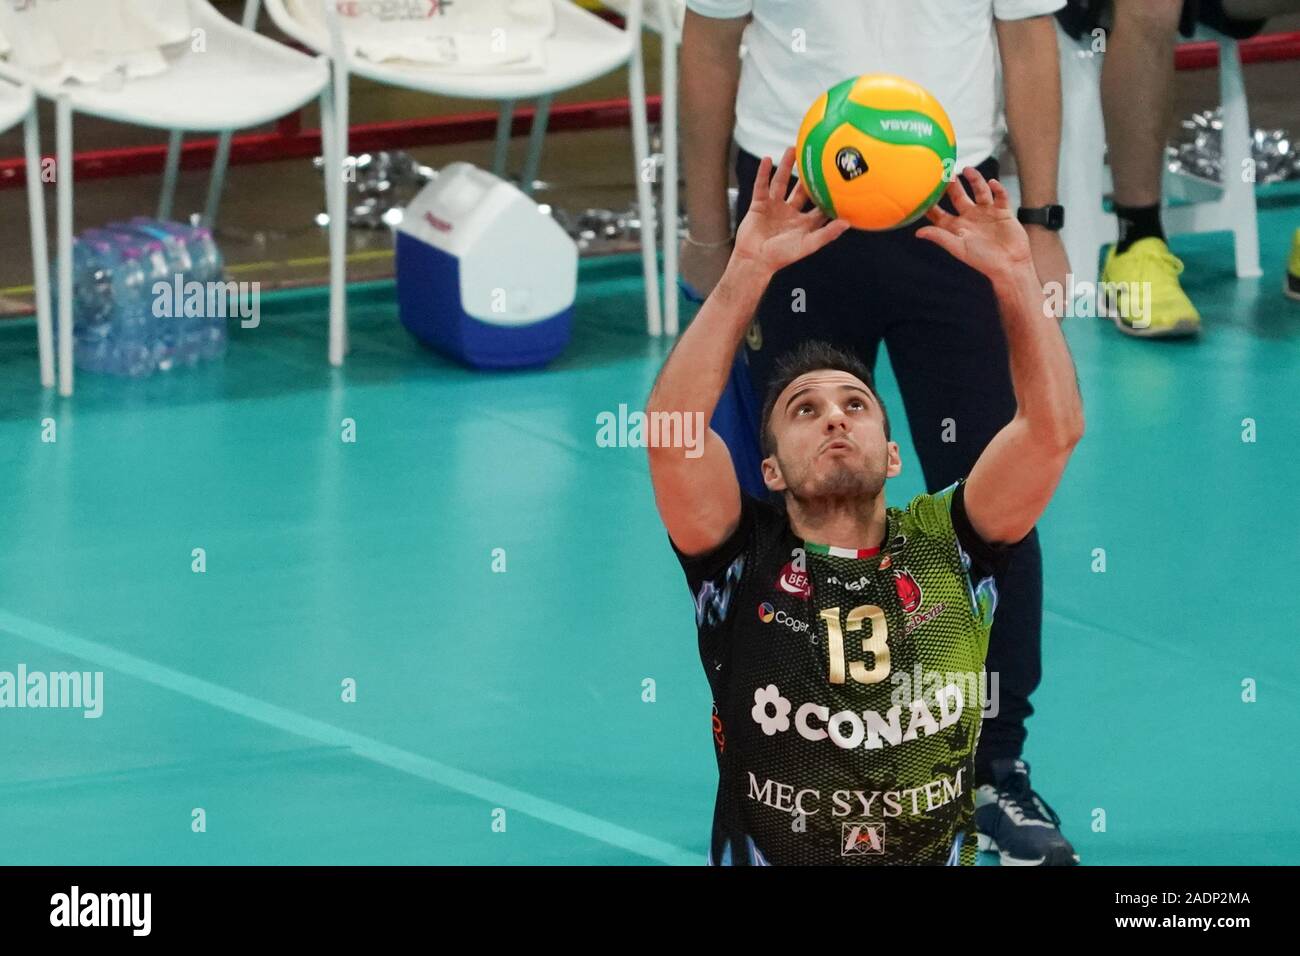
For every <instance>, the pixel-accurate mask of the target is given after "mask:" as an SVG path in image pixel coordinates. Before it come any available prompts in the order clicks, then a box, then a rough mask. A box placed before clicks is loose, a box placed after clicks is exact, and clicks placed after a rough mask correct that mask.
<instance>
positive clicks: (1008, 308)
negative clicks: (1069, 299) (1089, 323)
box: [992, 267, 1083, 449]
mask: <svg viewBox="0 0 1300 956" xmlns="http://www.w3.org/2000/svg"><path fill="white" fill-rule="evenodd" d="M992 282H993V291H994V293H995V294H996V296H997V300H998V312H999V315H1000V316H1001V319H1002V328H1003V331H1004V332H1005V333H1006V338H1007V350H1008V353H1009V355H1010V361H1011V383H1012V387H1013V388H1014V390H1015V394H1016V420H1017V421H1019V422H1021V423H1022V425H1023V426H1024V427H1025V428H1026V429H1028V431H1029V432H1030V433H1032V434H1033V435H1034V436H1035V438H1036V440H1038V441H1041V442H1044V443H1046V444H1048V445H1051V446H1052V447H1057V448H1062V449H1064V448H1069V447H1073V445H1074V444H1075V443H1076V442H1077V441H1078V439H1079V436H1080V435H1081V434H1082V432H1083V403H1082V400H1081V399H1080V396H1079V382H1078V379H1077V377H1076V376H1075V371H1074V362H1073V360H1072V359H1071V358H1070V349H1069V347H1068V346H1067V345H1066V343H1065V336H1064V335H1062V334H1061V327H1060V324H1059V323H1058V322H1057V321H1056V320H1055V318H1053V317H1052V316H1050V315H1049V314H1047V313H1046V310H1045V309H1044V307H1043V291H1042V288H1041V287H1040V286H1039V284H1038V280H1037V277H1036V276H1035V274H1034V270H1033V268H1032V267H1026V268H1018V269H1014V270H1009V271H1007V272H1006V273H1004V274H1001V275H998V276H996V277H993V278H992Z"/></svg>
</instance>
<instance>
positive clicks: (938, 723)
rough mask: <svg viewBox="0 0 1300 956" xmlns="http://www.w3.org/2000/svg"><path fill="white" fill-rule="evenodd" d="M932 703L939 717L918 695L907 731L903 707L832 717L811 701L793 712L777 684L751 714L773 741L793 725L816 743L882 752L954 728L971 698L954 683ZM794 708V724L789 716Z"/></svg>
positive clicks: (761, 694)
mask: <svg viewBox="0 0 1300 956" xmlns="http://www.w3.org/2000/svg"><path fill="white" fill-rule="evenodd" d="M933 703H934V706H935V707H936V708H937V712H938V718H937V719H936V717H935V714H934V713H933V712H931V710H930V704H929V702H927V700H926V699H925V698H923V697H918V698H917V699H916V700H914V701H912V702H911V704H909V705H908V720H907V730H903V724H902V719H903V707H902V705H900V704H895V705H894V706H893V707H891V708H889V710H888V711H886V712H885V714H884V715H883V716H882V715H881V714H880V713H879V712H878V711H874V710H864V711H860V712H859V711H853V710H841V711H839V712H838V713H835V714H832V713H831V712H830V708H829V707H826V706H823V705H822V704H816V703H812V702H809V703H805V704H801V705H800V706H799V709H798V710H794V705H793V704H792V703H791V702H790V701H789V700H788V699H786V698H785V697H782V696H781V691H780V690H779V689H778V688H777V686H776V685H775V684H768V685H767V686H766V687H759V688H758V689H756V690H755V691H754V706H753V708H752V709H751V710H750V712H749V713H750V716H751V717H753V718H754V723H756V724H758V725H759V727H760V728H762V730H763V733H764V734H766V735H767V736H769V737H773V736H775V735H776V734H779V733H785V732H786V731H788V730H789V729H790V727H791V724H793V726H794V729H795V732H796V733H798V734H799V736H800V737H802V738H803V739H804V740H808V741H812V742H814V743H820V742H821V741H824V740H829V741H830V742H831V743H833V744H834V745H835V746H836V747H839V748H840V749H841V750H854V749H856V748H858V747H862V748H863V749H864V750H880V749H882V748H884V747H885V746H893V747H896V746H898V745H899V744H901V743H905V742H907V741H909V740H916V739H917V738H918V737H920V736H922V735H924V736H927V737H928V736H930V735H931V734H937V733H939V731H941V730H943V729H944V728H946V727H951V726H952V725H953V724H955V723H957V721H958V720H960V719H961V713H962V708H964V707H965V705H966V699H965V695H964V694H962V690H961V687H959V686H958V685H957V684H955V683H954V684H946V685H944V686H943V687H940V688H939V689H938V690H937V691H935V694H934V701H933ZM792 710H794V718H793V720H791V716H790V715H791V711H792Z"/></svg>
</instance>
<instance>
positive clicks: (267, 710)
mask: <svg viewBox="0 0 1300 956" xmlns="http://www.w3.org/2000/svg"><path fill="white" fill-rule="evenodd" d="M0 632H4V633H8V634H10V635H12V636H13V637H17V638H21V639H22V640H26V641H31V642H32V643H34V644H40V645H42V646H43V647H47V648H50V649H51V650H55V651H60V652H62V653H65V654H72V655H74V656H76V657H79V658H82V659H83V660H87V661H91V662H92V663H95V664H98V665H100V666H101V667H104V668H107V669H110V670H115V671H119V672H120V673H123V674H126V675H128V676H130V677H135V678H138V679H139V680H142V681H146V682H147V683H150V684H154V685H155V686H158V687H162V688H164V689H166V690H170V691H173V692H175V693H177V694H182V695H184V696H185V697H189V698H192V699H194V700H197V701H201V702H202V703H205V704H210V705H211V706H213V707H219V708H221V709H222V710H227V711H229V712H230V713H232V714H238V715H239V716H241V717H247V718H248V719H249V720H256V721H259V722H260V723H263V724H267V725H269V726H271V727H276V728H278V729H280V730H284V731H287V732H288V733H291V734H297V735H298V736H300V737H306V738H308V739H310V740H316V741H319V742H320V743H323V744H328V745H330V746H337V747H348V748H350V749H351V750H352V751H353V752H355V753H356V754H357V756H359V757H364V758H365V759H367V760H371V761H374V762H375V763H377V764H382V765H383V766H385V767H391V768H393V769H394V770H400V771H402V772H403V773H409V774H410V775H411V776H413V777H419V778H420V779H421V780H428V781H430V782H432V783H436V784H438V785H439V786H443V787H447V788H449V789H451V790H457V791H459V792H461V793H464V794H467V795H469V796H472V797H477V798H478V799H480V800H483V801H485V802H487V803H488V804H490V805H491V806H494V807H497V806H499V807H511V808H513V809H515V810H518V811H519V812H520V813H524V814H527V815H528V816H530V817H535V818H536V819H538V820H543V821H545V822H546V823H552V824H554V825H555V826H558V827H563V828H564V829H566V830H572V831H573V832H574V833H579V834H581V835H582V836H585V837H590V838H591V839H593V840H599V841H600V842H601V843H607V844H609V845H610V846H615V847H618V848H619V849H622V850H627V851H628V852H629V853H635V854H637V855H638V856H643V857H646V858H648V859H651V860H655V861H657V862H659V863H666V864H669V865H674V866H699V865H700V864H702V863H703V862H704V861H703V860H702V859H701V858H700V854H698V853H690V852H688V851H686V850H683V849H681V848H680V847H676V846H673V845H672V844H671V843H665V842H664V841H662V840H657V839H655V838H654V837H651V836H646V835H645V834H644V833H637V832H636V831H635V830H629V829H627V828H626V827H621V826H619V825H618V824H616V823H610V822H609V821H608V820H602V819H600V818H599V817H593V816H591V815H590V814H586V813H583V812H582V811H580V810H574V809H572V808H570V807H566V806H564V805H563V804H559V803H553V802H552V801H550V800H546V799H544V798H542V797H536V796H533V795H532V794H530V793H524V792H523V791H522V790H516V789H515V788H514V787H511V786H508V785H506V784H504V783H499V782H497V781H495V780H489V779H488V778H487V777H480V776H479V775H478V774H473V773H467V772H466V771H464V770H458V769H457V768H455V767H451V766H448V765H447V764H445V763H439V762H438V761H437V760H431V759H429V758H428V757H422V756H420V755H419V754H415V753H411V752H410V751H409V750H402V749H401V748H400V747H393V746H391V745H389V744H386V743H384V742H383V741H380V740H375V739H374V738H373V737H366V736H364V735H363V734H356V733H353V732H351V731H348V730H343V729H341V728H339V727H335V726H333V725H332V724H327V723H325V722H324V721H320V720H315V719H313V718H311V717H307V716H306V715H304V714H299V713H297V712H296V711H292V710H288V709H287V708H284V707H278V706H276V705H275V704H268V703H267V702H266V701H263V700H258V699H257V698H256V697H249V696H248V695H247V694H241V693H239V691H236V690H231V689H230V688H228V687H222V686H221V685H219V684H213V683H210V682H208V681H205V680H201V679H200V678H197V677H191V676H190V675H189V674H183V673H181V672H180V671H177V670H172V669H171V668H170V667H164V666H163V665H161V664H155V663H154V662H153V661H148V660H145V659H144V658H142V657H136V656H135V655H134V654H128V653H126V652H125V651H119V650H116V649H115V648H112V647H109V646H107V645H105V644H100V643H98V642H96V641H88V640H86V639H84V638H80V637H75V636H74V635H72V634H68V633H67V632H65V631H61V630H59V629H57V628H54V627H50V626H48V625H45V624H41V623H39V622H37V621H32V620H28V619H27V618H24V617H19V616H18V615H16V614H10V613H9V612H8V611H3V610H0ZM485 825H486V824H485Z"/></svg>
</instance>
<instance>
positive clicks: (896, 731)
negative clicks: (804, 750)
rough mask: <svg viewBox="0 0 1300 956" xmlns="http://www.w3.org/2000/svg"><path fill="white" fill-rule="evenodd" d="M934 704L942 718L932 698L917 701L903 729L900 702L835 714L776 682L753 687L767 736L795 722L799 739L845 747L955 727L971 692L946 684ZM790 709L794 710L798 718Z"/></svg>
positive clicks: (876, 746)
mask: <svg viewBox="0 0 1300 956" xmlns="http://www.w3.org/2000/svg"><path fill="white" fill-rule="evenodd" d="M784 613H785V612H784V611H781V612H778V615H780V614H784ZM800 623H802V622H800ZM805 626H806V625H805ZM933 704H934V706H935V707H936V708H937V709H938V710H937V712H938V718H937V719H936V717H935V713H934V712H932V711H931V709H930V705H931V701H928V700H926V699H925V698H924V697H918V698H917V699H916V700H914V701H912V702H911V704H909V705H908V708H907V710H908V713H907V729H906V730H904V729H903V705H901V704H895V705H894V706H893V707H891V708H889V710H888V711H886V712H885V713H884V714H883V715H882V714H880V713H879V712H878V711H874V710H863V711H853V710H841V711H839V712H838V713H835V714H832V713H831V710H830V708H829V707H826V706H824V705H822V704H816V703H812V702H809V703H805V704H801V705H800V706H799V708H798V709H797V710H796V709H795V707H794V704H793V703H792V702H791V701H790V700H789V699H788V698H786V697H784V696H782V694H781V691H780V689H779V688H778V687H777V686H776V685H775V684H768V685H767V686H766V687H759V688H756V689H755V690H754V706H753V708H751V710H750V712H749V713H750V716H751V717H753V718H754V723H756V724H758V726H759V727H760V728H762V731H763V733H764V734H765V735H767V736H768V737H772V736H775V735H776V734H778V733H785V732H786V731H788V730H789V729H790V727H791V725H792V724H793V726H794V728H795V731H796V732H797V733H798V734H799V736H800V737H802V738H803V739H804V740H808V741H812V742H814V743H820V742H822V741H826V740H829V741H830V742H831V743H833V744H834V745H835V746H836V747H839V748H840V749H841V750H856V749H858V748H859V747H861V748H863V749H864V750H880V749H882V748H884V747H887V746H892V747H897V746H898V745H899V744H903V743H906V742H908V741H911V740H916V739H917V738H918V737H922V736H925V737H929V736H931V735H933V734H937V733H939V731H941V730H944V729H945V728H948V727H951V726H953V725H954V724H956V723H957V721H958V720H960V719H961V714H962V709H963V708H964V707H965V705H966V695H965V694H963V693H962V689H961V687H960V685H958V684H957V683H955V682H954V683H949V684H945V685H944V686H943V687H940V688H939V689H938V690H936V691H935V692H934V698H933ZM791 711H794V716H793V720H792V719H791Z"/></svg>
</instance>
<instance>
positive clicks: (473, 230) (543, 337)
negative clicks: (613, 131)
mask: <svg viewBox="0 0 1300 956" xmlns="http://www.w3.org/2000/svg"><path fill="white" fill-rule="evenodd" d="M577 285H578V248H577V246H576V245H575V244H574V242H573V240H572V239H570V238H569V236H568V234H567V233H565V231H564V230H563V229H562V228H560V225H559V224H558V223H557V222H556V221H555V220H554V219H553V218H551V216H550V215H548V214H547V213H546V212H545V211H544V210H543V209H542V208H541V207H539V206H538V205H537V203H535V202H533V200H531V199H529V198H528V197H527V196H525V195H524V194H523V193H522V192H521V191H520V190H518V189H516V188H515V187H514V186H512V185H511V184H510V183H508V182H505V181H504V180H502V179H500V178H498V177H496V176H493V175H492V174H491V173H488V172H485V171H484V170H481V169H478V168H477V167H475V166H473V165H471V164H470V163H452V164H451V165H449V166H447V167H445V168H444V169H443V170H442V171H441V172H440V173H439V174H438V177H437V178H436V179H435V180H434V181H433V182H431V183H429V185H428V186H426V187H425V188H424V190H423V191H421V193H420V194H419V195H418V196H417V197H416V198H415V200H414V201H413V202H412V203H411V204H410V205H409V206H407V207H406V211H405V214H404V215H403V218H402V222H401V225H399V226H398V227H397V300H398V307H399V310H400V314H401V318H402V324H403V325H405V326H406V328H407V329H408V330H409V331H410V332H411V334H412V335H414V336H415V337H416V338H417V339H419V340H420V341H421V342H423V343H424V344H425V345H428V346H430V347H432V348H435V349H437V350H438V351H440V352H443V353H445V354H447V355H449V356H451V357H452V358H455V359H457V360H459V361H461V362H464V363H465V364H466V365H469V366H471V367H473V368H482V369H500V368H521V367H525V366H530V365H544V364H545V363H547V362H549V361H551V360H552V359H554V358H555V357H556V356H558V355H559V354H560V353H561V352H563V351H564V347H565V346H566V345H568V343H569V335H570V333H571V331H572V325H573V301H574V296H575V293H576V290H577Z"/></svg>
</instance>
